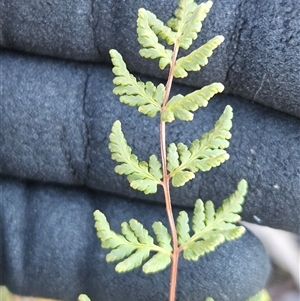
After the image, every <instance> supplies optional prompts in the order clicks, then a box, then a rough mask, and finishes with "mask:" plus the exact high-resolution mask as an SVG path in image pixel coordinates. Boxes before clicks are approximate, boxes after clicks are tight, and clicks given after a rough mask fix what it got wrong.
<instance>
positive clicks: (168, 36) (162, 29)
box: [139, 8, 176, 45]
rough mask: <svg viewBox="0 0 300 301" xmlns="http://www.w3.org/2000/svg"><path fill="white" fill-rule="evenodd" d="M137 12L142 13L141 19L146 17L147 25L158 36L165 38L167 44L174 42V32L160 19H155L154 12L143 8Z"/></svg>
mask: <svg viewBox="0 0 300 301" xmlns="http://www.w3.org/2000/svg"><path fill="white" fill-rule="evenodd" d="M139 14H141V15H142V18H143V19H147V22H148V25H149V27H150V28H151V29H152V30H153V32H154V33H155V34H156V35H157V36H158V37H159V38H161V39H163V40H165V41H166V42H167V43H168V45H173V44H174V43H175V41H176V32H174V31H172V29H171V28H170V27H168V26H166V25H164V23H163V22H162V21H161V20H159V19H157V17H156V15H155V14H153V13H152V12H150V11H148V10H146V9H144V8H141V9H140V10H139Z"/></svg>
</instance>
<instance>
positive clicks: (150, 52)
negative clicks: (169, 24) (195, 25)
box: [137, 8, 173, 69]
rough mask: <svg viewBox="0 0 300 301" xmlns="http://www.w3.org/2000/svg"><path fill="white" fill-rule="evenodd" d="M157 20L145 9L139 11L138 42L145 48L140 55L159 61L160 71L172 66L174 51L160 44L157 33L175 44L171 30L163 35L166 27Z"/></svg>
mask: <svg viewBox="0 0 300 301" xmlns="http://www.w3.org/2000/svg"><path fill="white" fill-rule="evenodd" d="M149 17H150V20H149ZM156 20H157V19H156ZM156 20H155V19H154V18H153V14H152V13H151V14H149V12H148V11H146V10H145V9H144V8H140V9H139V11H138V19H137V34H138V41H139V43H140V44H141V45H142V46H143V48H142V49H140V51H139V53H140V55H141V56H142V57H145V58H151V59H159V67H160V69H165V68H166V66H167V65H170V64H171V59H172V54H173V51H172V50H170V49H166V48H165V47H164V46H163V45H162V44H160V43H159V42H158V37H157V35H156V33H157V34H159V35H160V37H164V38H166V39H167V41H168V42H169V43H173V42H172V39H173V38H172V36H173V34H172V31H171V30H166V33H165V34H163V33H162V30H164V29H166V26H164V25H163V24H162V22H161V23H159V22H157V21H156ZM149 21H150V23H149ZM151 22H152V23H151ZM151 26H152V28H151Z"/></svg>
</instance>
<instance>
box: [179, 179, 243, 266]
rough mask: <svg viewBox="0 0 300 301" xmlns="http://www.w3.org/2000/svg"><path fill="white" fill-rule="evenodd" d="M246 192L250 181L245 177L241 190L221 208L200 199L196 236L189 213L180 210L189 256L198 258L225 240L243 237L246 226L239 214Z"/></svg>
mask: <svg viewBox="0 0 300 301" xmlns="http://www.w3.org/2000/svg"><path fill="white" fill-rule="evenodd" d="M246 193H247V182H246V181H245V180H241V181H240V182H239V183H238V186H237V190H236V191H235V192H234V193H233V194H231V195H230V196H229V198H227V199H225V200H224V201H223V204H222V206H221V207H219V208H218V210H217V211H215V208H214V204H213V203H212V202H211V201H207V202H206V203H205V204H204V203H203V202H202V200H201V199H198V200H197V201H196V204H195V209H194V215H193V219H192V224H193V226H192V229H193V232H194V234H193V235H192V236H190V228H189V219H188V216H187V214H186V213H185V212H184V211H182V212H180V213H179V217H178V219H177V225H176V229H177V232H178V241H179V245H180V248H181V249H182V251H183V257H184V258H185V259H187V260H194V261H196V260H198V259H199V257H201V256H203V255H204V254H206V253H208V252H212V251H214V250H215V248H216V247H217V246H218V245H220V244H221V243H223V242H224V241H230V240H234V239H236V238H239V237H240V236H241V235H242V234H243V233H244V232H245V228H244V227H242V226H237V225H235V223H236V222H238V221H239V220H240V218H241V217H240V216H239V215H238V213H240V212H241V211H242V204H243V203H244V199H245V196H246Z"/></svg>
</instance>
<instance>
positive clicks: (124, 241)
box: [94, 210, 172, 273]
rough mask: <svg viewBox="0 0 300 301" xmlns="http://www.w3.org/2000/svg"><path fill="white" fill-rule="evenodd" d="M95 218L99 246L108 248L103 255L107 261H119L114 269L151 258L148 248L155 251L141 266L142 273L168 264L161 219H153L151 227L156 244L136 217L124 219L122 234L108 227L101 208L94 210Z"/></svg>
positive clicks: (167, 242) (168, 247) (121, 269)
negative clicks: (155, 220)
mask: <svg viewBox="0 0 300 301" xmlns="http://www.w3.org/2000/svg"><path fill="white" fill-rule="evenodd" d="M94 218H95V228H96V230H97V236H98V237H99V238H100V240H101V246H102V248H105V249H111V251H110V252H109V253H108V254H107V255H106V261H107V262H115V261H120V262H119V263H118V264H117V265H116V267H115V270H116V271H117V272H119V273H123V272H127V271H130V270H132V269H134V268H136V267H139V266H140V265H142V263H143V262H144V261H145V260H147V259H148V258H149V257H150V252H151V251H153V252H156V254H155V255H154V256H153V257H152V258H150V259H149V260H148V261H147V262H146V263H145V264H144V265H143V271H144V273H155V272H157V271H160V270H162V269H164V268H166V267H167V266H168V265H169V264H170V262H171V254H172V247H171V244H170V242H171V239H170V235H169V234H168V231H167V229H166V228H165V226H163V225H162V224H161V223H160V222H156V223H154V224H153V226H152V227H153V230H154V233H155V234H156V237H157V241H158V245H156V244H155V243H154V239H153V238H152V237H151V236H150V235H149V233H148V231H147V230H146V229H145V228H144V226H143V225H142V224H141V223H139V222H138V221H137V220H135V219H131V220H130V221H129V222H128V223H127V222H123V223H122V225H121V227H122V230H121V231H122V234H118V233H116V232H114V231H113V230H111V229H110V225H109V223H108V221H107V219H106V217H105V215H104V214H103V213H102V212H101V211H99V210H96V211H95V212H94Z"/></svg>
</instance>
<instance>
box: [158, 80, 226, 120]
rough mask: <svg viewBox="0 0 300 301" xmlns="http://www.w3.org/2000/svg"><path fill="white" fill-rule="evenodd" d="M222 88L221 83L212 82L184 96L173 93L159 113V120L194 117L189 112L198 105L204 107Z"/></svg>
mask: <svg viewBox="0 0 300 301" xmlns="http://www.w3.org/2000/svg"><path fill="white" fill-rule="evenodd" d="M223 90H224V86H223V85H222V84H221V83H213V84H210V85H208V86H205V87H203V88H202V89H200V90H196V91H194V92H192V93H190V94H187V95H186V96H183V95H181V94H178V95H175V96H173V97H172V98H171V99H170V100H169V101H168V103H167V105H166V108H165V110H164V111H163V112H162V114H161V120H162V121H165V122H172V121H173V120H174V119H175V117H177V118H178V119H180V120H184V121H191V120H193V118H194V114H193V113H191V112H194V111H196V110H197V109H198V108H199V107H206V106H207V104H208V101H209V100H210V99H211V98H212V97H213V96H214V95H215V94H216V93H221V92H223Z"/></svg>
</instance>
